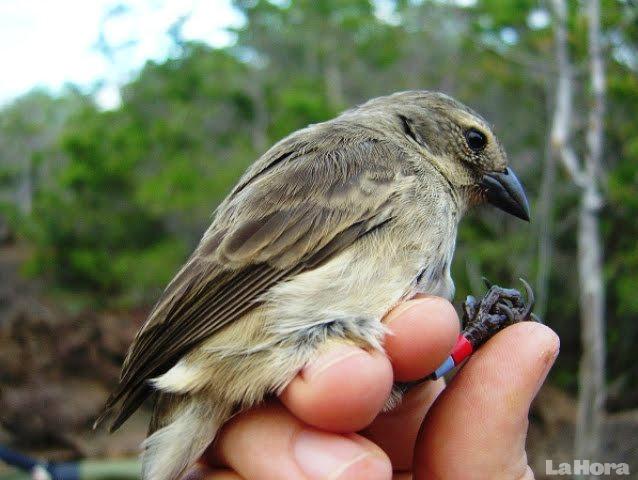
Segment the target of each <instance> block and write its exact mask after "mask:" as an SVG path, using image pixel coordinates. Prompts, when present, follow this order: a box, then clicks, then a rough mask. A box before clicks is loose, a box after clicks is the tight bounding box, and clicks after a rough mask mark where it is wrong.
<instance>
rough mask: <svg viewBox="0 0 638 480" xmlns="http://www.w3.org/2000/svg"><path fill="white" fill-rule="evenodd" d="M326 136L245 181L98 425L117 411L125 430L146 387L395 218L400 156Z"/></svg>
mask: <svg viewBox="0 0 638 480" xmlns="http://www.w3.org/2000/svg"><path fill="white" fill-rule="evenodd" d="M319 134H321V132H319ZM306 136H308V135H306ZM325 136H326V135H325V132H324V135H323V137H322V138H323V140H324V143H321V142H316V143H318V145H315V146H314V147H313V148H309V147H308V146H307V145H305V144H302V143H300V142H299V140H298V139H297V138H296V137H295V136H294V135H293V136H292V137H291V138H290V139H288V140H287V141H284V142H282V143H280V144H278V145H276V146H275V147H273V149H271V151H270V152H269V153H267V154H266V155H264V157H262V158H261V159H260V160H258V161H257V162H256V163H255V165H254V166H253V167H252V168H251V169H250V170H249V171H248V172H247V173H246V174H245V175H244V177H242V179H241V180H240V182H239V183H238V186H237V187H235V189H234V190H233V191H232V192H231V194H230V196H229V197H228V198H227V199H226V200H225V201H224V203H222V205H221V206H220V207H219V208H218V211H217V215H216V218H215V220H214V222H213V224H212V225H211V227H210V228H209V229H208V231H207V232H206V234H205V235H204V238H203V239H202V241H201V243H200V245H199V246H198V248H197V249H196V250H195V252H194V253H193V255H192V256H191V258H190V259H189V260H188V262H187V263H186V264H185V266H184V267H183V268H182V269H181V270H180V272H179V273H178V274H177V275H176V277H175V278H174V279H173V281H172V282H171V283H170V284H169V286H168V287H167V288H166V290H165V292H164V293H163V295H162V297H161V298H160V300H159V301H158V303H157V304H156V306H155V308H154V309H153V311H152V312H151V314H150V316H149V319H148V320H147V322H146V324H145V325H144V326H143V328H142V329H141V330H140V332H139V333H138V335H137V337H136V339H135V340H134V342H133V344H132V345H131V348H130V350H129V353H128V355H127V358H126V360H125V363H124V366H123V369H122V375H121V379H120V383H119V385H118V387H117V388H116V389H115V391H114V392H113V394H112V395H111V397H110V398H109V400H108V401H107V404H106V407H105V411H104V413H103V415H102V416H101V417H100V418H99V419H98V421H97V422H96V424H97V423H98V422H99V421H100V420H102V419H103V418H104V417H105V416H106V415H108V414H109V413H110V412H111V411H112V410H113V409H115V408H116V407H117V405H118V404H120V407H119V411H118V415H117V418H116V419H115V421H114V422H113V424H112V427H111V429H112V430H114V429H116V428H117V427H119V426H120V425H121V424H122V423H123V422H124V421H125V420H126V419H127V418H128V417H129V416H130V415H131V414H132V413H133V412H134V411H135V410H136V409H137V408H138V407H139V405H140V404H141V403H142V402H143V401H144V399H145V398H146V397H147V396H148V395H149V394H150V393H151V387H150V386H149V384H148V379H150V378H153V377H156V376H158V375H161V374H162V373H164V372H166V371H167V370H168V369H170V368H171V367H172V366H173V365H174V364H175V363H176V362H177V361H178V360H179V358H181V356H183V355H184V354H185V353H187V352H188V351H190V350H191V349H192V348H193V347H195V346H196V345H198V344H199V343H201V342H202V341H203V340H204V339H206V338H207V337H209V336H211V335H213V334H214V333H215V332H217V331H218V330H220V329H221V328H223V327H224V326H226V325H228V324H229V323H231V322H233V321H235V320H237V319H238V318H240V317H241V316H242V315H244V314H246V313H247V312H248V311H250V310H251V309H252V308H254V307H255V306H257V305H258V304H259V303H260V301H261V300H260V299H261V298H262V297H263V295H264V294H265V293H266V292H267V291H268V290H269V289H270V288H271V287H272V286H274V285H276V284H277V283H278V282H281V281H283V280H285V279H286V278H288V277H290V276H291V275H295V274H296V273H299V272H302V271H305V270H308V269H312V268H315V267H316V266H317V265H319V264H320V263H321V262H323V261H325V260H327V259H329V258H330V257H331V256H333V255H335V254H336V253H338V252H340V251H342V250H343V249H344V248H347V246H348V245H350V244H352V243H353V242H355V241H356V240H357V239H358V238H360V237H362V236H363V235H365V234H366V233H368V232H370V231H372V230H374V229H376V228H379V227H380V226H381V225H384V224H385V223H386V222H388V221H390V220H391V217H392V207H393V199H394V198H395V196H396V194H397V192H396V184H395V180H396V178H397V175H398V174H399V172H400V171H401V153H400V151H398V150H397V149H395V148H394V147H393V146H392V145H391V144H389V143H386V142H383V141H382V140H380V139H378V138H365V139H360V140H359V141H357V142H352V141H351V142H347V141H344V138H343V137H339V136H336V137H335V138H336V140H333V141H332V142H330V141H328V142H326V141H325ZM310 137H312V136H310ZM311 143H312V142H311Z"/></svg>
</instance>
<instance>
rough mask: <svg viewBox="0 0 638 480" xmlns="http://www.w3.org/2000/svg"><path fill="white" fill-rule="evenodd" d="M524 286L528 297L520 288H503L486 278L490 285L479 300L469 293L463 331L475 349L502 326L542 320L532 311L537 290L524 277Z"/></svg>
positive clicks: (465, 306)
mask: <svg viewBox="0 0 638 480" xmlns="http://www.w3.org/2000/svg"><path fill="white" fill-rule="evenodd" d="M521 282H522V283H523V286H524V287H525V292H526V297H527V298H526V299H525V298H523V296H522V295H521V293H520V292H519V291H518V290H515V289H513V288H502V287H499V286H498V285H492V284H490V283H489V282H487V281H486V284H487V286H488V288H489V290H488V291H487V293H486V294H485V296H484V297H483V298H482V299H481V300H480V301H478V302H477V301H476V299H475V298H474V297H472V296H468V297H467V299H466V300H465V303H464V304H463V331H462V332H461V334H462V335H463V336H464V337H465V338H467V340H468V341H469V342H470V343H471V344H472V346H473V347H474V349H477V348H478V347H480V346H481V345H482V344H484V343H485V342H486V341H487V340H489V339H490V338H491V337H493V336H494V335H495V334H496V333H498V332H499V331H501V330H502V329H503V328H505V327H507V326H508V325H512V324H514V323H519V322H524V321H529V320H531V321H535V322H539V321H540V320H539V319H538V317H537V316H536V315H534V314H533V313H532V309H533V308H534V292H533V291H532V287H530V286H529V284H528V283H527V282H526V281H525V280H523V279H521Z"/></svg>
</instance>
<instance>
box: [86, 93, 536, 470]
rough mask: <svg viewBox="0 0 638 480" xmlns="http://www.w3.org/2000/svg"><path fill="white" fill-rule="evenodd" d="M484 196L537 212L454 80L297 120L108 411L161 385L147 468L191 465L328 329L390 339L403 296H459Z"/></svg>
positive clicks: (184, 283) (176, 284) (178, 294)
mask: <svg viewBox="0 0 638 480" xmlns="http://www.w3.org/2000/svg"><path fill="white" fill-rule="evenodd" d="M485 202H490V203H492V204H494V205H496V206H497V207H499V208H501V209H503V210H505V211H507V212H509V213H511V214H513V215H515V216H518V217H520V218H523V219H526V220H528V219H529V209H528V206H527V200H526V198H525V194H524V192H523V189H522V187H521V186H520V184H519V182H518V180H517V179H516V176H515V175H514V173H513V172H512V171H511V170H510V169H509V168H508V162H507V158H506V155H505V152H504V150H503V148H502V146H501V145H500V143H499V142H498V140H497V139H496V137H495V136H494V134H493V133H492V131H491V130H490V127H489V125H488V123H487V122H486V121H485V120H483V119H482V118H481V117H480V116H479V115H478V114H476V113H475V112H473V111H472V110H471V109H469V108H467V107H466V106H464V105H462V104H461V103H459V102H457V101H455V100H454V99H452V98H450V97H448V96H446V95H444V94H441V93H434V92H428V91H408V92H401V93H396V94H394V95H390V96H386V97H380V98H375V99H373V100H370V101H368V102H367V103H365V104H363V105H360V106H358V107H356V108H353V109H351V110H348V111H346V112H344V113H342V114H341V115H339V116H338V117H337V118H335V119H333V120H330V121H327V122H324V123H319V124H316V125H310V126H308V127H307V128H304V129H302V130H299V131H297V132H295V133H293V134H291V135H289V136H288V137H286V138H284V139H283V140H281V141H280V142H279V143H277V144H276V145H275V146H273V147H272V148H271V149H270V150H269V151H267V152H266V153H265V154H264V155H263V156H262V157H261V158H259V159H258V160H257V161H256V162H255V163H254V164H253V165H252V166H251V167H250V168H249V169H248V171H247V172H246V173H245V174H244V176H243V177H242V178H241V179H240V180H239V183H238V184H237V185H236V186H235V187H234V188H233V190H232V191H231V192H230V194H229V195H228V197H227V198H226V199H225V200H224V202H223V203H222V204H221V205H220V206H219V207H218V209H217V211H216V215H215V218H214V220H213V223H212V225H211V226H210V227H209V228H208V230H207V231H206V233H205V234H204V236H203V238H202V240H201V242H200V244H199V246H198V247H197V248H196V250H195V252H194V253H193V254H192V256H191V257H190V259H189V260H188V261H187V262H186V264H185V265H184V266H183V268H182V269H181V270H180V271H179V272H178V273H177V275H176V276H175V278H174V279H173V280H172V281H171V283H170V284H169V285H168V287H167V288H166V290H165V291H164V293H163V295H162V297H161V298H160V300H159V301H158V303H157V304H156V306H155V308H154V309H153V311H152V312H151V314H150V317H149V318H148V320H147V322H146V324H145V325H144V326H143V327H142V329H141V330H140V332H139V333H138V335H137V337H136V338H135V341H134V342H133V345H132V346H131V348H130V350H129V353H128V356H127V358H126V361H125V363H124V366H123V371H122V376H121V380H120V384H119V386H118V387H117V388H116V390H115V391H114V393H113V394H112V396H111V397H110V399H109V400H108V402H107V405H106V409H105V413H104V414H103V416H102V417H101V418H103V417H104V416H106V415H108V414H110V413H111V412H113V413H116V415H117V416H116V418H115V420H114V422H113V424H112V427H111V428H112V430H114V429H116V428H118V427H119V426H120V425H121V424H122V423H123V422H124V421H125V420H126V419H127V418H128V417H129V416H130V415H131V414H132V413H133V412H134V411H135V410H136V409H137V408H138V407H139V405H140V404H141V403H142V402H143V401H144V400H145V399H146V398H147V397H148V396H149V395H151V394H153V395H155V396H156V403H155V410H154V414H153V419H152V421H151V426H150V436H149V438H148V439H147V440H146V441H145V443H144V453H143V477H144V478H145V479H152V480H173V479H176V478H178V477H179V476H180V475H181V474H182V473H183V472H184V471H185V469H186V468H188V467H189V466H190V465H192V464H193V463H194V462H195V461H196V459H197V458H198V457H199V456H200V455H201V454H202V453H203V451H204V450H205V448H206V447H207V446H208V445H209V444H210V443H211V440H212V439H213V435H214V432H216V431H218V430H219V428H220V427H221V426H222V424H223V423H224V422H225V421H227V420H228V419H229V418H230V417H231V416H232V415H234V414H236V413H238V412H240V411H242V410H244V409H247V408H250V407H251V406H253V405H255V404H257V403H259V402H261V401H262V400H263V399H264V397H266V396H267V395H271V394H274V395H276V394H277V393H279V392H281V391H282V389H283V388H284V387H286V385H287V384H288V383H289V382H290V381H291V380H292V379H293V377H294V376H295V375H296V374H297V372H299V370H300V369H301V368H302V367H303V366H304V365H305V364H306V363H307V362H308V361H309V360H311V359H312V358H313V357H314V356H315V355H317V352H318V351H320V350H321V349H323V348H325V347H326V345H327V344H329V343H330V342H351V343H354V344H356V345H360V346H363V347H365V348H374V349H379V350H381V349H382V348H383V346H382V342H383V336H384V326H383V324H382V323H381V319H382V318H383V316H384V315H385V314H386V313H387V312H388V311H389V310H390V309H392V308H393V307H394V306H395V305H397V304H398V303H400V302H401V301H403V300H405V299H407V298H410V297H412V296H413V295H415V294H416V293H428V294H432V295H439V296H442V297H445V298H448V299H451V298H452V296H453V294H454V284H453V282H452V279H451V278H450V263H451V261H452V256H453V254H454V247H455V242H456V233H457V226H458V223H459V220H460V219H461V217H462V215H463V214H464V212H465V211H466V210H467V209H468V207H470V206H473V205H477V204H481V203H485ZM508 305H509V306H510V307H512V303H511V302H510V303H508ZM517 305H518V304H516V305H515V306H517ZM503 308H504V309H505V310H508V306H507V305H504V306H503ZM510 312H511V309H510ZM499 318H505V316H503V315H501V317H499ZM510 320H511V319H510ZM400 390H401V389H400V388H396V389H395V392H394V394H393V396H392V397H391V399H389V401H388V404H389V405H390V404H391V403H395V402H396V401H397V397H398V396H399V395H400ZM101 418H100V420H101ZM98 421H99V420H98ZM96 423H97V422H96Z"/></svg>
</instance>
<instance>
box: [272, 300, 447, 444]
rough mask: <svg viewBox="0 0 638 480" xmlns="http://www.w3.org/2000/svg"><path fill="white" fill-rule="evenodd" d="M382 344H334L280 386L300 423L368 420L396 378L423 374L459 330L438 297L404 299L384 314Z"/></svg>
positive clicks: (342, 425)
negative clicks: (367, 347) (369, 347)
mask: <svg viewBox="0 0 638 480" xmlns="http://www.w3.org/2000/svg"><path fill="white" fill-rule="evenodd" d="M386 323H387V324H388V329H389V335H387V336H386V338H385V348H386V351H387V354H388V356H389V358H390V360H391V364H390V363H388V360H387V358H386V357H385V356H384V355H383V354H381V353H379V352H372V353H369V352H366V351H364V350H362V349H360V348H357V347H355V346H353V345H346V344H333V345H331V348H329V349H328V350H327V351H326V352H325V353H324V354H322V355H320V356H319V357H318V358H317V359H316V360H315V361H313V362H312V363H310V364H309V365H308V366H307V367H306V368H304V370H303V371H302V372H301V374H300V375H298V376H297V377H296V378H295V379H294V380H293V381H292V382H291V383H290V384H289V385H288V387H287V388H286V389H285V390H284V392H283V394H282V395H281V397H280V398H281V400H282V402H283V403H284V404H285V405H286V406H287V407H288V409H289V410H290V411H291V412H293V413H294V414H295V415H296V416H297V417H299V418H300V419H302V420H303V421H304V422H306V423H308V424H310V425H313V426H316V427H318V428H322V429H325V430H330V431H334V432H354V431H357V430H360V429H362V428H364V427H365V426H367V425H368V424H370V422H371V421H372V420H373V419H374V418H375V417H376V416H377V414H378V413H379V411H380V410H381V408H382V407H383V405H384V404H385V401H386V399H387V397H388V394H389V391H390V388H391V384H392V376H393V373H394V377H395V379H397V380H404V381H405V380H415V379H419V378H422V377H425V376H426V375H428V374H429V373H431V372H432V371H434V370H435V369H436V367H438V365H439V364H440V363H441V362H442V361H443V360H444V359H445V357H447V355H448V354H449V352H450V350H451V349H452V346H453V345H454V342H455V340H456V337H457V335H458V331H459V321H458V317H457V315H456V312H455V311H454V307H452V305H451V304H450V303H449V302H448V301H446V300H444V299H442V298H438V297H425V298H419V299H414V300H410V301H407V302H405V303H403V304H402V305H400V306H399V307H397V308H396V309H395V310H394V311H393V312H391V313H390V314H389V315H388V316H387V318H386Z"/></svg>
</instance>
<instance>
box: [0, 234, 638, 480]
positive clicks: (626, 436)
mask: <svg viewBox="0 0 638 480" xmlns="http://www.w3.org/2000/svg"><path fill="white" fill-rule="evenodd" d="M24 256H25V255H24V253H23V252H21V251H20V250H19V249H17V248H16V247H14V246H6V245H5V246H0V365H1V368H0V444H1V445H6V446H9V447H12V448H15V449H18V450H20V451H23V452H25V453H29V454H32V455H36V456H38V457H41V458H46V459H50V460H70V459H75V458H112V457H132V456H135V455H137V453H138V450H137V446H138V445H139V443H140V441H141V440H142V439H143V438H144V434H145V431H146V425H147V422H148V412H145V411H143V412H142V413H140V414H137V415H135V416H134V417H133V418H132V419H131V420H130V421H129V422H127V424H126V425H125V426H124V428H122V429H121V430H120V431H118V432H116V433H115V434H114V435H108V434H107V433H106V432H105V431H104V430H103V429H102V430H98V431H97V432H94V431H92V430H91V424H92V422H93V420H94V418H95V417H96V415H97V413H98V411H99V410H100V407H101V406H102V404H103V402H104V400H105V398H106V396H107V393H108V390H109V389H110V388H111V387H112V386H113V385H114V383H115V381H116V379H117V375H118V373H119V367H120V364H121V361H122V359H123V356H124V353H125V351H126V348H127V347H128V344H129V342H130V339H131V338H132V336H133V335H134V333H135V331H136V330H137V328H138V327H139V325H140V322H141V321H142V320H143V318H144V312H93V311H87V310H85V311H83V312H82V313H78V314H70V313H69V312H67V311H63V310H62V309H60V308H59V307H58V306H56V305H53V304H52V303H51V302H49V301H47V300H44V299H43V298H44V296H43V295H42V289H41V288H39V287H38V285H37V284H35V283H34V282H25V281H24V280H22V279H21V277H20V275H19V272H18V270H19V268H20V265H21V263H22V260H23V258H24ZM575 409H576V403H575V401H574V400H573V399H572V398H570V397H568V396H567V395H565V394H564V393H563V392H561V391H560V390H558V389H556V388H553V387H551V386H546V387H545V388H544V389H543V390H542V391H541V393H540V394H539V396H538V398H537V400H536V402H535V404H534V408H533V414H532V422H531V425H530V433H529V441H528V446H529V456H530V464H531V465H532V467H533V469H534V471H535V472H536V475H537V478H539V479H543V478H557V477H546V476H544V472H545V460H546V459H551V460H553V462H554V465H557V464H558V463H560V462H562V461H567V462H571V461H572V458H573V457H572V454H571V453H570V452H571V446H572V443H573V422H574V417H575ZM604 451H605V453H604V458H601V459H599V460H600V461H605V462H627V463H629V464H630V470H631V472H632V476H631V477H626V476H625V477H622V478H638V410H634V411H626V412H623V413H619V414H614V415H610V416H609V417H608V420H607V422H606V425H605V441H604ZM1 473H2V470H1V469H0V474H1ZM559 478H568V477H565V476H561V477H559ZM607 478H613V477H607Z"/></svg>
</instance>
